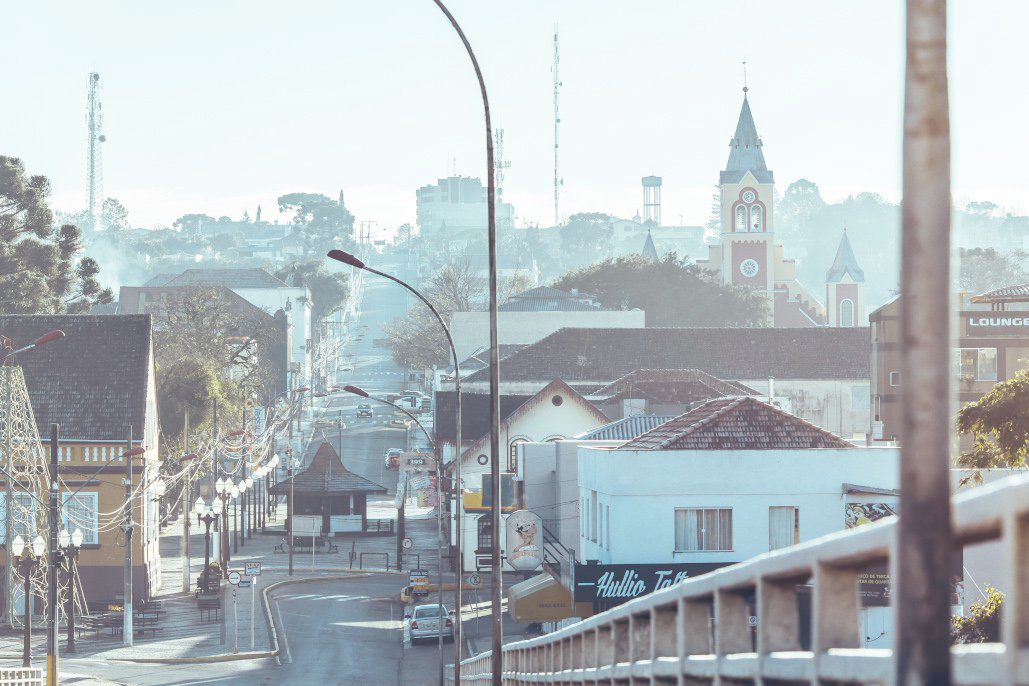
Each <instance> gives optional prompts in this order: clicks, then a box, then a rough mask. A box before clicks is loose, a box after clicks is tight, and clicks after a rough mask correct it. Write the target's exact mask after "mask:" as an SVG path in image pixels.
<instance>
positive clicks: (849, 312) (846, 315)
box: [840, 298, 854, 326]
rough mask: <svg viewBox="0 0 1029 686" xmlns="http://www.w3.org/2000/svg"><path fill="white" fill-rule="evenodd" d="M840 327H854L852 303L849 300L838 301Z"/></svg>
mask: <svg viewBox="0 0 1029 686" xmlns="http://www.w3.org/2000/svg"><path fill="white" fill-rule="evenodd" d="M840 326H854V301H853V300H851V299H850V298H844V299H843V300H841V301H840Z"/></svg>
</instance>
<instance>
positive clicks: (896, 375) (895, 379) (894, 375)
mask: <svg viewBox="0 0 1029 686" xmlns="http://www.w3.org/2000/svg"><path fill="white" fill-rule="evenodd" d="M890 385H891V386H899V385H900V372H890Z"/></svg>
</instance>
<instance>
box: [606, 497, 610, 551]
mask: <svg viewBox="0 0 1029 686" xmlns="http://www.w3.org/2000/svg"><path fill="white" fill-rule="evenodd" d="M605 511H606V512H607V549H608V550H611V506H610V505H608V506H607V509H606V510H605Z"/></svg>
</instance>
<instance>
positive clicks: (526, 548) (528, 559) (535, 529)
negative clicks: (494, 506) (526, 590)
mask: <svg viewBox="0 0 1029 686" xmlns="http://www.w3.org/2000/svg"><path fill="white" fill-rule="evenodd" d="M507 563H508V564H509V565H511V566H512V567H513V568H514V569H517V570H518V571H520V572H528V571H531V570H533V569H538V568H539V567H540V565H542V564H543V519H542V518H541V517H540V516H539V515H538V514H536V513H535V512H530V511H529V510H518V511H516V512H512V513H511V514H510V515H508V517H507Z"/></svg>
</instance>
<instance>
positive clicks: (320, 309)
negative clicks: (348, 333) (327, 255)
mask: <svg viewBox="0 0 1029 686" xmlns="http://www.w3.org/2000/svg"><path fill="white" fill-rule="evenodd" d="M275 276H277V277H279V278H280V279H282V280H283V281H285V282H286V283H288V284H290V285H291V286H307V289H308V290H309V291H311V318H312V319H313V320H314V321H315V322H320V321H321V320H323V319H325V318H326V317H328V316H329V315H330V314H332V313H333V312H335V311H337V310H338V309H339V308H341V307H342V306H343V305H344V304H346V302H347V297H348V296H349V295H350V282H349V279H348V278H347V275H346V274H345V273H343V272H330V271H328V270H327V269H325V266H324V264H323V262H322V261H321V260H311V261H309V262H293V263H291V264H288V265H286V266H285V267H282V268H281V269H279V270H278V271H276V272H275ZM315 331H316V332H317V331H318V328H317V327H315Z"/></svg>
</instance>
